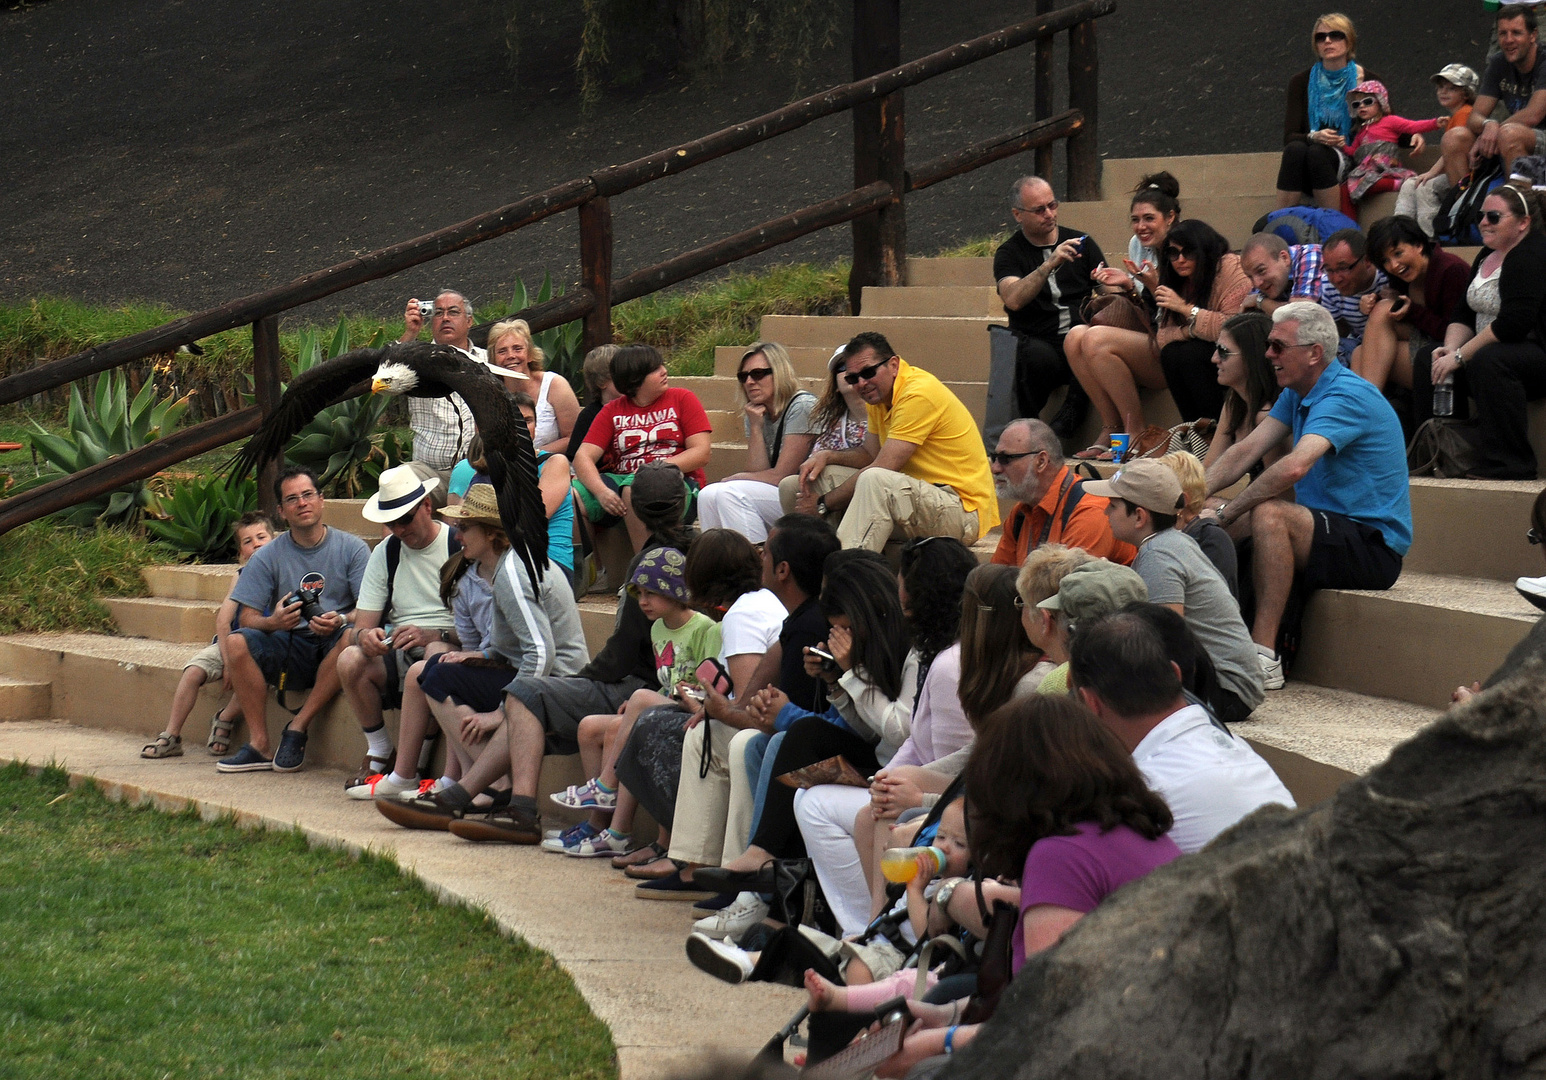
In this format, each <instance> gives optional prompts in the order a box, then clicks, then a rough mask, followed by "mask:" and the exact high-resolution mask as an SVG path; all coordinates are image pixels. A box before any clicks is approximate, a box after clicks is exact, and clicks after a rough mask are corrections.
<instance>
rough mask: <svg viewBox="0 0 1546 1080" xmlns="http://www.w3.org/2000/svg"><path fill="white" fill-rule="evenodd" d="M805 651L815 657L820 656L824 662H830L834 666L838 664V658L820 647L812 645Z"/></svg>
mask: <svg viewBox="0 0 1546 1080" xmlns="http://www.w3.org/2000/svg"><path fill="white" fill-rule="evenodd" d="M805 651H806V652H808V653H810V654H811V655H813V656H819V657H821V658H822V659H823V660H830V661H832V662H833V663H834V664H835V663H837V657H835V656H833V655H832V654H831V653H829V652H827V650H826V649H823V648H822V647H821V646H820V645H811V646H809V647H808V648H807V649H806V650H805Z"/></svg>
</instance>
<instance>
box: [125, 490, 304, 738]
mask: <svg viewBox="0 0 1546 1080" xmlns="http://www.w3.org/2000/svg"><path fill="white" fill-rule="evenodd" d="M233 531H234V532H235V534H236V561H237V563H238V565H239V567H244V566H246V565H247V560H249V559H251V558H252V556H253V554H254V553H256V552H257V550H258V549H259V548H261V547H262V546H263V545H264V544H267V543H268V542H269V541H270V540H272V539H273V538H274V532H275V530H274V523H273V522H272V521H270V520H269V517H268V515H267V514H265V513H263V512H262V511H261V510H252V511H249V512H248V513H245V514H243V515H242V516H241V518H240V519H239V520H238V521H237V522H236V525H235V527H234V529H233ZM240 576H241V570H240V569H239V568H238V570H237V571H236V577H240ZM236 577H233V578H232V579H231V588H230V589H227V590H226V594H225V600H224V601H223V602H222V603H221V604H220V610H219V611H217V612H216V613H215V639H214V640H213V641H212V642H210V643H209V644H208V645H206V646H204V648H202V649H200V650H199V651H198V652H197V653H195V654H194V655H193V658H192V659H191V660H189V661H188V666H187V667H185V668H183V674H182V678H181V679H179V680H178V682H177V692H176V693H175V694H173V695H172V715H171V716H170V717H168V719H167V722H166V730H165V731H163V732H162V733H161V734H159V735H157V736H156V738H155V741H153V742H148V743H146V744H145V747H144V749H142V750H141V751H140V757H142V758H168V757H182V754H183V738H182V730H183V725H184V724H185V723H187V722H188V714H189V713H190V712H192V711H193V704H194V702H195V701H197V700H198V697H199V688H200V687H202V686H203V685H204V684H205V683H206V682H208V681H209V680H210V679H220V680H221V683H222V688H223V689H226V690H229V689H230V683H228V682H226V681H225V654H224V649H225V639H226V637H227V635H229V634H230V633H231V627H232V625H233V624H234V623H235V621H236V601H235V600H232V599H231V590H232V589H235V588H236ZM241 718H242V707H241V704H240V703H239V702H237V701H236V700H235V699H234V698H233V699H231V701H229V702H228V703H227V704H226V707H225V708H224V709H223V710H221V711H219V712H216V713H215V718H214V719H213V720H211V721H210V724H209V742H208V743H207V744H206V745H207V746H208V748H209V752H210V753H211V754H214V755H215V756H216V757H224V756H225V755H226V754H228V753H230V752H231V732H232V731H234V730H235V729H236V722H237V721H238V720H240V719H241Z"/></svg>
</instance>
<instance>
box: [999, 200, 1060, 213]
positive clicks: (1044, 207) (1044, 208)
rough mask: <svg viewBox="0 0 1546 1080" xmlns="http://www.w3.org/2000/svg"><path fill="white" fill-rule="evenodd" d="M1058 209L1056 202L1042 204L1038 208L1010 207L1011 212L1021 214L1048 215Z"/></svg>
mask: <svg viewBox="0 0 1546 1080" xmlns="http://www.w3.org/2000/svg"><path fill="white" fill-rule="evenodd" d="M1057 208H1058V201H1057V200H1056V199H1053V200H1052V201H1051V202H1044V203H1042V204H1041V205H1040V206H1012V207H1010V209H1011V210H1018V211H1020V213H1022V214H1050V213H1052V211H1054V210H1056V209H1057Z"/></svg>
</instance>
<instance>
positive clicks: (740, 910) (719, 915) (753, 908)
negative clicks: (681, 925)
mask: <svg viewBox="0 0 1546 1080" xmlns="http://www.w3.org/2000/svg"><path fill="white" fill-rule="evenodd" d="M767 917H768V905H767V904H764V903H763V902H762V897H760V896H758V895H757V894H756V893H754V892H743V893H741V894H740V895H739V896H737V897H736V898H735V903H733V904H731V905H730V906H728V907H724V908H721V909H720V910H718V911H716V912H715V913H714V914H712V915H709V916H706V917H704V918H702V919H699V920H698V921H697V922H695V923H693V924H692V928H693V929H694V930H695V931H697V932H698V933H700V934H703V935H705V936H706V937H711V938H716V939H720V940H724V939H728V938H738V937H740V936H741V935H742V934H744V933H746V931H748V930H750V929H751V928H752V927H753V926H756V925H757V924H758V923H760V922H761V921H762V920H763V919H765V918H767Z"/></svg>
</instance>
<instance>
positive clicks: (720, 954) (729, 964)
mask: <svg viewBox="0 0 1546 1080" xmlns="http://www.w3.org/2000/svg"><path fill="white" fill-rule="evenodd" d="M687 959H688V960H690V961H691V962H692V964H693V966H694V967H696V968H697V969H698V970H699V971H706V972H708V973H709V974H710V975H712V976H714V978H716V979H721V980H723V981H724V982H727V983H743V982H745V981H746V980H747V979H749V978H751V974H752V968H753V967H754V966H755V965H753V964H752V958H751V957H750V956H748V955H747V954H746V950H744V949H738V948H736V947H735V946H734V945H729V944H726V943H725V942H723V941H715V940H714V939H713V938H711V937H709V936H708V935H706V934H689V935H688V937H687Z"/></svg>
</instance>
